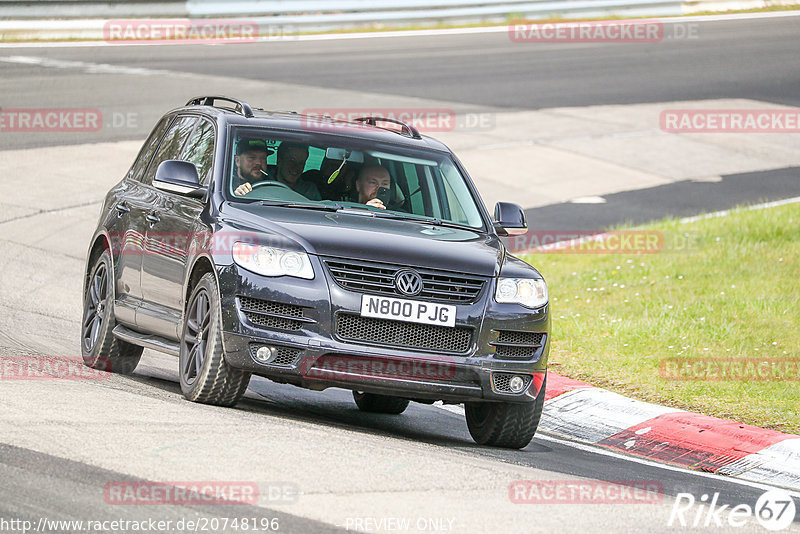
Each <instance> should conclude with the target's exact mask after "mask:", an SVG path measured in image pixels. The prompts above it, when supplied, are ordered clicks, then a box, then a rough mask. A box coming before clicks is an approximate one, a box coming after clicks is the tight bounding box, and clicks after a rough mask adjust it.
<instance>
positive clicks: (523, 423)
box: [464, 378, 547, 449]
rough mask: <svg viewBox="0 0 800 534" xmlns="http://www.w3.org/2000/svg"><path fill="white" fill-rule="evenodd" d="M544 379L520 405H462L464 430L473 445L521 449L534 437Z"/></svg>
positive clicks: (545, 381) (475, 403)
mask: <svg viewBox="0 0 800 534" xmlns="http://www.w3.org/2000/svg"><path fill="white" fill-rule="evenodd" d="M546 385H547V379H546V378H545V380H544V382H543V383H542V387H541V389H540V390H539V396H538V397H537V398H536V400H535V401H533V402H528V403H524V404H520V403H510V402H482V403H478V402H473V403H467V404H465V405H464V411H465V413H466V416H467V428H468V429H469V433H470V435H471V436H472V439H474V440H475V441H476V442H477V443H479V444H481V445H489V446H492V447H503V448H506V449H522V448H524V447H526V446H527V445H528V443H530V442H531V440H532V439H533V436H534V434H536V428H537V427H538V426H539V420H540V419H541V418H542V410H543V409H544V392H545V386H546Z"/></svg>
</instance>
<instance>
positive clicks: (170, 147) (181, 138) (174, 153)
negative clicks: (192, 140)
mask: <svg viewBox="0 0 800 534" xmlns="http://www.w3.org/2000/svg"><path fill="white" fill-rule="evenodd" d="M199 120H200V119H199V118H198V117H178V119H177V120H176V121H175V122H173V123H172V126H170V128H169V130H167V135H165V136H164V140H163V141H162V142H161V145H160V146H159V147H158V152H156V155H155V157H154V158H153V161H151V162H150V166H149V167H148V168H147V174H146V175H145V177H144V180H142V181H143V182H144V183H146V184H152V183H153V177H154V176H155V175H156V170H157V169H158V165H159V164H160V163H161V162H162V161H167V160H168V159H180V155H181V152H182V151H183V147H184V145H185V144H186V141H187V140H188V139H189V134H190V133H191V131H192V129H193V128H194V127H195V125H196V124H197V122H198V121H199Z"/></svg>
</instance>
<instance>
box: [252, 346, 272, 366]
mask: <svg viewBox="0 0 800 534" xmlns="http://www.w3.org/2000/svg"><path fill="white" fill-rule="evenodd" d="M274 356H275V349H273V348H272V347H267V346H266V345H265V346H263V347H258V350H257V351H256V360H257V361H258V362H259V363H269V362H271V361H272V358H273V357H274Z"/></svg>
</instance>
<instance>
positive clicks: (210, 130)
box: [180, 119, 214, 185]
mask: <svg viewBox="0 0 800 534" xmlns="http://www.w3.org/2000/svg"><path fill="white" fill-rule="evenodd" d="M180 159H182V160H184V161H190V162H192V163H194V165H195V167H197V175H198V176H199V177H200V183H201V184H203V185H208V184H209V182H210V181H211V172H212V169H213V167H214V166H213V163H214V125H213V124H211V122H209V121H207V120H204V119H202V120H200V122H199V124H198V125H197V127H196V128H195V129H194V131H193V132H192V135H191V137H190V138H189V141H188V142H187V143H186V145H185V147H184V150H183V153H182V154H181V157H180Z"/></svg>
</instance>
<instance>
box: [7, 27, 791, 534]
mask: <svg viewBox="0 0 800 534" xmlns="http://www.w3.org/2000/svg"><path fill="white" fill-rule="evenodd" d="M692 24H696V25H697V26H696V28H695V30H696V35H697V38H696V39H686V40H679V39H673V40H665V41H663V42H660V43H647V44H635V43H634V44H597V43H562V44H536V43H514V42H512V41H510V40H509V38H508V34H507V33H505V32H495V33H482V34H480V33H479V34H466V35H447V36H426V37H380V38H375V39H344V40H326V41H313V40H309V41H297V42H268V43H259V44H242V45H224V46H222V45H219V46H192V45H181V46H71V47H4V46H0V95H2V96H0V106H1V107H2V108H4V109H9V108H47V109H55V108H85V109H88V108H91V109H99V110H101V111H102V115H103V124H102V125H101V126H102V127H101V128H99V129H98V130H97V131H92V132H53V131H50V132H19V131H16V132H15V131H0V247H1V249H2V252H0V272H2V284H0V358H1V357H3V356H5V355H9V356H10V355H14V356H32V357H41V356H59V357H65V356H66V357H80V350H79V341H78V337H79V322H80V316H81V276H82V274H83V270H84V260H85V254H86V248H87V246H88V245H89V242H88V240H89V238H90V236H91V233H92V231H93V229H94V226H95V224H96V217H97V213H98V211H99V207H100V203H101V201H102V198H103V197H104V195H105V193H106V191H107V190H108V188H109V187H110V186H111V185H113V184H114V183H116V182H117V181H118V180H119V179H120V178H121V177H122V175H123V173H124V172H125V171H126V170H127V169H128V167H129V166H130V163H131V162H132V160H133V158H134V157H135V155H136V152H137V151H138V148H139V146H140V144H141V142H142V140H143V138H144V137H145V136H146V135H147V133H148V132H149V130H150V128H151V127H152V125H153V124H154V123H155V121H156V120H157V118H158V117H160V116H161V115H162V114H163V113H164V112H165V111H167V110H168V109H171V108H174V107H177V106H179V105H182V104H183V103H185V102H186V101H187V100H188V99H189V98H190V97H192V96H197V95H200V94H206V93H209V94H220V93H222V94H227V95H230V96H239V97H241V98H243V99H246V100H248V101H250V102H251V103H253V104H256V105H259V106H261V107H265V108H270V109H295V110H298V111H301V110H303V109H308V108H326V109H352V108H365V107H371V108H374V109H382V108H383V109H385V108H390V109H401V108H415V109H416V108H446V109H449V110H452V111H453V113H455V114H456V115H458V116H460V117H463V116H478V115H481V116H485V117H490V118H491V119H492V124H493V129H491V128H490V129H488V130H481V129H473V130H470V129H469V128H468V127H464V128H463V130H459V129H456V130H454V131H444V132H441V135H439V133H437V132H432V133H431V135H433V136H435V137H441V138H442V139H443V140H445V142H447V143H448V144H449V145H450V146H451V147H453V148H454V150H455V151H456V153H457V154H459V156H461V155H462V153H463V154H464V161H465V163H466V164H467V168H468V169H472V166H471V162H473V161H474V165H475V168H476V169H477V172H476V173H475V176H474V178H475V180H476V183H478V186H479V189H480V190H481V192H482V194H484V196H485V198H487V199H496V198H501V197H502V195H508V194H509V193H508V191H510V189H504V188H507V187H510V186H509V184H508V183H507V182H504V181H503V180H502V179H501V178H498V177H497V176H494V175H492V173H491V172H489V171H484V170H483V169H484V167H482V165H483V164H484V161H485V162H487V163H486V165H488V168H490V169H491V168H494V169H497V168H498V167H499V168H502V166H503V165H504V164H505V165H508V166H514V165H515V166H517V167H518V168H525V169H528V167H535V166H537V165H538V164H539V161H541V165H542V167H543V168H545V167H546V171H547V172H544V171H542V172H543V173H544V176H543V177H542V178H541V180H542V183H543V184H545V187H546V185H547V182H546V180H547V179H550V180H551V181H552V182H554V183H553V186H552V190H548V189H545V190H542V192H541V193H539V191H534V190H533V188H532V187H529V188H528V189H530V190H531V191H529V193H528V194H529V195H531V196H529V197H522V198H523V200H519V199H516V198H509V199H508V200H512V201H518V202H520V203H522V204H523V207H525V208H526V210H527V214H528V217H529V220H530V221H531V222H532V226H534V227H536V225H539V226H540V227H542V228H581V229H589V228H602V227H607V226H612V225H614V224H618V223H620V222H623V221H633V222H636V223H639V222H645V221H648V220H652V219H658V218H661V217H663V216H667V215H677V216H687V215H694V214H697V213H702V212H707V211H716V210H722V209H727V208H730V207H732V206H734V205H738V204H747V203H755V202H760V201H765V200H780V199H787V198H792V197H798V196H800V155H798V152H799V151H800V143H798V142H797V139H795V138H792V137H791V136H792V134H784V135H782V136H778V134H762V137H757V136H755V137H754V136H751V137H748V138H736V137H729V138H724V139H723V138H720V139H718V140H714V141H713V142H709V143H708V144H706V145H702V146H700V145H691V147H692V151H693V152H692V155H691V157H692V158H696V160H691V161H692V165H691V166H692V168H698V169H701V168H702V170H698V172H697V174H696V175H693V174H691V173H688V172H684V170H683V169H677V167H671V169H673V170H674V172H672V171H668V170H663V169H666V167H665V166H664V165H662V166H661V167H658V164H659V162H655V161H648V162H647V164H642V165H639V164H638V163H636V164H634V163H630V165H626V164H625V161H632V156H631V155H630V154H626V153H625V152H624V149H622V148H619V149H617V148H614V149H613V150H611V152H610V153H609V155H608V157H605V156H603V157H601V156H599V155H598V153H597V151H601V149H603V147H608V146H613V147H618V146H620V145H616V144H613V145H612V144H602V143H612V141H613V142H616V141H614V140H619V139H623V140H629V142H631V143H636V142H644V141H643V140H644V139H646V138H648V136H649V135H651V134H652V135H653V136H656V138H657V139H665V134H663V132H654V131H655V130H657V129H658V128H657V125H656V126H650V127H649V130H646V129H645V128H643V127H640V126H639V125H640V124H644V123H641V122H637V121H640V118H641V117H645V119H646V121H649V120H650V117H651V116H656V117H657V115H658V111H659V110H660V109H663V108H664V107H673V108H675V107H681V105H682V104H681V103H686V102H691V103H692V104H691V105H696V103H697V102H700V101H706V100H711V101H719V102H721V103H722V104H721V105H712V106H711V107H712V108H713V107H722V105H728V104H725V103H730V102H734V103H737V104H736V107H759V108H760V107H762V106H763V107H766V108H770V107H780V108H789V107H795V108H797V107H800V54H798V53H797V52H798V44H797V37H798V35H800V17H781V18H764V19H753V20H736V21H730V22H694V23H692ZM653 113H655V115H653ZM581 114H584V115H581ZM520 117H521V119H520ZM645 119H642V120H645ZM581 121H583V122H581ZM647 124H650V123H649V122H647ZM504 125H508V128H507V129H505V127H504ZM501 128H503V131H498V130H499V129H501ZM559 129H562V130H563V131H562V130H559ZM556 130H559V133H555V132H556ZM620 132H622V133H620ZM503 136H505V137H503ZM522 136H530V137H531V139H533V140H532V141H530V143H528V142H525V143H515V142H514V141H515V140H516V139H518V138H521V137H522ZM658 136H661V137H658ZM794 136H795V137H796V136H797V134H794ZM670 139H671V138H670ZM681 142H685V143H696V142H697V141H696V140H695V139H692V138H691V136H688V137H686V138H681ZM753 143H755V144H756V145H757V146H758V150H753V151H752V152H751V153H747V154H745V153H746V152H747V150H745V149H743V148H742V147H743V146H745V145H747V146H755V145H753ZM483 145H486V146H485V147H484V146H483ZM501 145H502V146H501ZM676 146H677V145H676ZM682 146H683V145H682ZM685 146H690V145H688V144H687V145H685ZM498 147H499V148H498ZM531 147H533V149H535V150H540V152H537V153H536V154H539V155H542V154H544V155H545V156H547V157H543V158H542V160H536V159H534V160H532V161H526V158H527V157H528V156H529V152H525V151H526V150H529V149H531ZM483 148H487V150H486V151H483ZM492 150H503V151H505V152H502V153H503V154H504V156H503V157H505V158H507V159H505V160H497V159H496V154H498V152H491V151H492ZM614 150H617V152H614ZM593 151H594V152H593ZM723 151H730V153H734V152H736V153H739V154H745V155H742V156H741V159H740V160H735V158H727V157H724V156H722V155H721V154H727V153H729V152H723ZM756 152H757V153H756ZM553 154H556V155H557V156H558V157H556V156H553V158H551V159H548V157H549V155H553ZM576 154H577V155H579V156H580V158H584V159H576V158H577V157H578V156H576ZM709 154H710V155H709ZM745 156H746V157H745ZM661 157H662V158H663V159H664V160H667V159H678V160H680V159H681V154H680V153H672V154H663V155H662V156H661ZM687 157H689V156H687ZM482 158H483V159H482ZM591 158H595V159H591ZM625 158H628V159H627V160H626V159H625ZM600 160H602V164H603V165H608V167H601V166H598V167H594V165H595V162H598V161H600ZM695 161H696V163H695ZM566 162H572V163H571V164H573V165H575V167H573V168H572V169H576V170H575V171H574V172H575V173H576V174H580V173H585V176H586V179H585V180H584V181H582V182H581V184H583V185H581V186H580V187H577V188H576V187H573V186H570V191H563V192H562V191H559V190H558V187H559V186H558V185H557V184H555V182H556V181H557V180H555V178H556V175H555V173H556V172H559V170H560V169H563V165H565V164H567V163H566ZM576 162H577V163H576ZM662 163H663V162H662ZM598 165H599V164H598ZM647 165H652V166H653V167H647ZM676 165H677V164H676ZM623 167H624V169H625V172H629V174H626V175H624V176H623V175H622V174H620V171H619V169H620V168H623ZM675 169H677V170H675ZM579 171H580V172H579ZM679 171H680V172H679ZM498 172H499V171H498ZM509 172H511V171H509ZM594 172H596V173H598V174H597V180H592V179H591V178H592V177H593V176H594V174H593V173H594ZM548 173H549V174H548ZM548 176H549V178H548ZM581 176H583V174H581ZM654 176H655V177H656V178H653V177H654ZM537 179H538V178H537ZM598 181H599V184H598ZM538 187H542V186H538ZM582 195H587V196H590V195H591V196H600V197H601V198H602V202H601V203H595V204H584V203H576V202H574V201H573V200H574V199H573V197H579V196H582ZM535 196H538V197H542V196H544V197H545V198H538V199H537V198H534V197H535ZM487 203H489V202H488V201H487ZM490 208H491V205H490ZM177 381H178V375H177V360H176V359H174V358H172V357H169V356H166V355H163V354H159V353H155V352H152V351H149V350H148V351H145V356H144V357H143V358H142V362H141V363H140V366H139V368H138V369H137V371H136V373H135V374H134V375H133V376H132V377H122V376H110V377H107V378H104V379H98V380H86V381H77V380H72V381H66V380H26V381H0V407H1V409H2V411H0V518H17V519H20V520H29V521H32V522H33V525H37V524H38V522H39V521H40V519H41V518H48V519H51V520H111V519H122V520H130V521H142V520H149V519H153V520H155V521H158V520H162V521H172V526H171V527H170V528H169V529H167V530H165V531H189V530H192V531H193V530H194V529H192V528H184V529H182V530H181V529H179V528H178V527H177V526H176V521H178V520H184V521H189V520H194V521H198V520H201V519H203V518H206V519H208V518H218V519H219V518H245V517H249V518H253V519H252V521H253V522H256V523H259V524H261V523H260V522H261V520H267V523H269V520H271V519H274V518H277V519H278V520H279V525H280V528H279V529H278V531H279V532H343V531H348V530H361V531H363V532H399V531H410V532H432V531H433V532H456V533H471V532H476V533H477V532H480V533H490V532H504V533H515V532H520V533H523V532H545V531H550V532H609V531H614V532H645V531H646V532H667V531H669V532H674V531H682V530H686V529H683V528H681V527H680V525H678V524H673V525H672V526H668V521H669V519H670V516H671V514H672V512H673V506H674V503H675V498H676V496H678V494H686V493H690V494H692V495H693V496H695V497H696V498H697V499H700V498H701V496H702V495H706V496H710V495H714V494H718V501H717V502H718V504H719V505H726V504H727V505H729V506H730V507H733V506H736V505H739V504H747V505H749V506H751V507H752V506H754V505H755V503H756V501H757V499H758V497H759V496H760V495H761V494H762V493H763V492H764V491H765V488H764V487H760V486H757V485H753V484H747V483H742V482H738V481H736V480H731V479H726V478H724V477H719V476H715V475H709V474H706V473H699V472H690V471H686V470H683V469H677V468H667V467H664V466H659V465H657V464H653V463H649V462H641V461H636V460H634V459H632V458H628V457H625V456H621V455H610V454H609V453H605V452H603V451H598V450H594V449H591V448H587V447H581V446H578V445H576V444H574V443H571V442H569V441H566V440H562V439H556V438H554V437H553V436H548V435H545V434H538V435H537V437H536V438H535V439H534V441H533V442H532V443H531V444H530V445H529V446H528V447H527V448H525V449H524V450H522V451H507V450H497V449H491V448H487V447H481V446H478V445H476V444H474V443H473V442H472V440H471V439H470V437H469V434H468V432H467V428H466V424H465V422H464V420H463V416H461V415H459V414H457V413H454V412H453V411H449V410H447V409H443V408H442V407H440V406H427V405H421V404H412V405H411V407H410V408H409V409H408V410H407V411H406V412H405V413H404V414H403V415H401V416H382V415H369V414H363V413H360V412H359V411H358V410H357V409H356V407H355V404H354V403H353V402H352V399H351V396H350V393H349V392H348V391H343V390H335V389H329V390H326V391H324V392H311V391H306V390H301V389H298V388H294V387H291V386H285V385H277V384H273V383H270V382H268V381H266V380H263V379H259V378H254V379H253V381H252V382H251V386H250V391H248V393H247V396H246V398H245V399H243V400H242V401H241V402H240V403H239V405H237V407H235V408H233V409H224V408H216V407H210V406H205V405H199V404H194V403H190V402H188V401H185V400H184V399H183V397H182V395H181V392H180V387H179V385H178V383H177ZM516 480H551V481H562V482H563V481H572V480H583V481H588V482H591V483H595V482H599V481H637V482H655V483H657V484H658V485H659V487H660V488H662V491H663V495H662V496H661V497H659V499H658V501H657V502H652V503H641V502H639V503H625V504H600V503H595V504H576V503H573V504H515V503H513V502H511V499H510V498H509V485H510V484H511V483H512V482H514V481H516ZM120 481H124V482H141V481H155V482H165V483H175V482H177V481H223V482H225V481H227V482H232V483H243V482H246V483H253V484H257V485H258V486H259V488H260V495H261V497H260V498H259V500H258V502H254V503H250V504H246V505H230V504H226V505H210V504H204V505H196V506H187V505H184V506H179V505H162V506H156V505H153V506H123V505H118V504H114V503H109V502H108V501H109V500H108V499H107V498H105V497H104V489H107V487H108V485H109V484H113V483H117V482H120ZM795 501H796V502H797V503H798V506H800V500H799V499H797V498H796V499H795ZM698 509H699V507H695V508H693V509H692V512H691V513H688V512H687V513H686V518H687V520H688V521H689V522H690V524H689V526H691V521H693V520H694V519H695V514H696V513H697V514H698V517H700V515H699V512H697V510H698ZM723 517H724V516H723ZM388 518H401V519H403V518H404V519H407V520H409V521H410V524H411V528H410V529H407V530H402V529H399V528H398V529H394V530H392V529H391V528H389V527H388V525H389V523H386V522H384V523H378V522H380V521H381V520H382V519H383V520H384V521H385V520H387V519H388ZM705 519H706V516H705V515H703V516H702V520H701V521H705ZM367 520H369V521H367ZM379 524H380V525H383V526H382V527H378V526H377V525H379ZM184 525H185V524H184ZM359 525H360V526H359ZM395 526H396V525H395ZM0 527H3V524H2V523H0ZM688 528H689V527H687V529H688ZM728 528H730V527H728ZM415 529H416V530H415ZM6 530H9V529H8V528H6ZM222 530H225V531H230V532H235V531H236V530H234V529H232V528H227V529H222V528H217V529H215V530H211V531H222ZM700 530H703V531H726V530H725V528H723V527H714V526H713V525H712V526H709V527H705V528H700ZM791 530H792V531H800V523H798V522H795V523H794V524H793V525H792V526H791ZM0 531H3V529H2V528H0ZM45 531H55V532H66V531H75V532H85V531H86V530H85V529H84V530H80V529H79V528H77V527H68V528H57V527H50V528H49V530H47V529H45ZM120 531H124V530H120ZM153 531H154V532H155V530H153ZM239 531H241V530H239ZM262 531H263V530H262ZM735 531H737V532H738V531H742V532H763V531H764V529H763V528H762V527H761V526H760V525H759V524H758V523H757V522H756V521H755V520H752V521H750V522H749V523H748V524H747V525H746V526H745V527H743V528H737V529H736V530H735Z"/></svg>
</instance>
